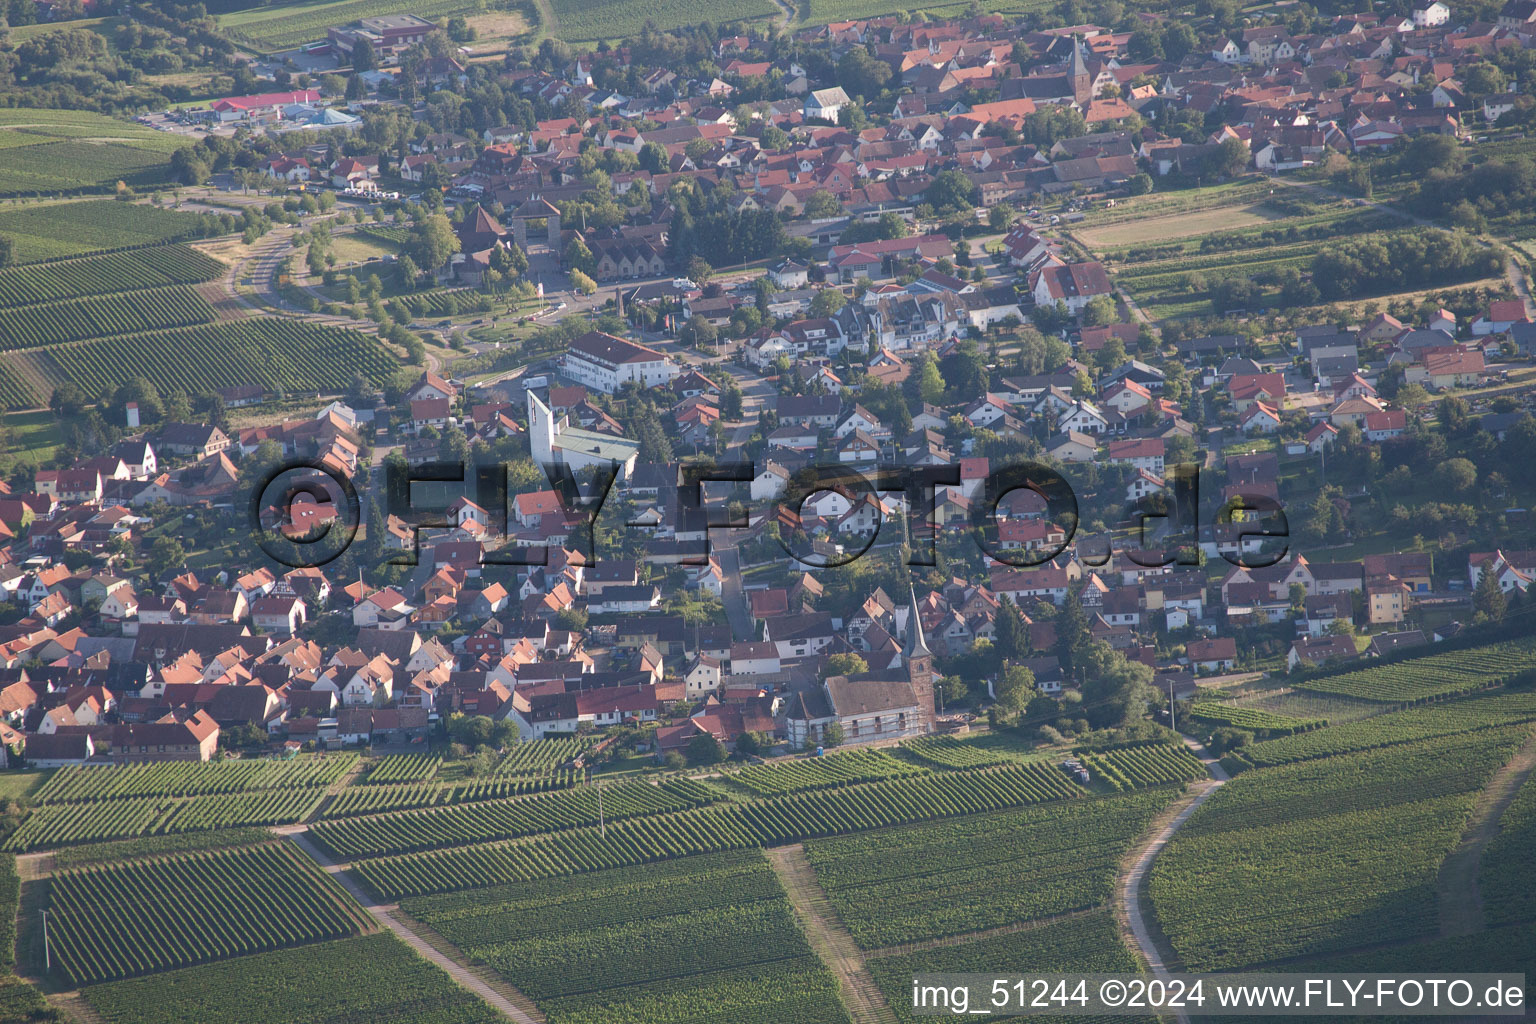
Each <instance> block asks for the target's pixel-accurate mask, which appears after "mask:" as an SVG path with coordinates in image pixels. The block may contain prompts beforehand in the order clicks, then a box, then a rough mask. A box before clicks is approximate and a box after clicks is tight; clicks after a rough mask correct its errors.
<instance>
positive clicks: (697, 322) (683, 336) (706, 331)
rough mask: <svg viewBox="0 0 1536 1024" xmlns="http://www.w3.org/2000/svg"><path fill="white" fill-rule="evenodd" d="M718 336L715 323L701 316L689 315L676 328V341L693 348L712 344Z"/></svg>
mask: <svg viewBox="0 0 1536 1024" xmlns="http://www.w3.org/2000/svg"><path fill="white" fill-rule="evenodd" d="M719 338H720V332H719V331H717V330H715V325H714V324H712V323H710V322H709V321H708V320H707V319H705V318H704V317H702V316H695V317H690V318H689V319H688V320H687V321H686V322H685V323H684V324H683V326H681V327H679V328H678V329H677V340H678V343H679V344H682V345H691V346H693V347H694V348H701V347H703V346H705V345H713V344H714V343H715V342H716V341H718V340H719Z"/></svg>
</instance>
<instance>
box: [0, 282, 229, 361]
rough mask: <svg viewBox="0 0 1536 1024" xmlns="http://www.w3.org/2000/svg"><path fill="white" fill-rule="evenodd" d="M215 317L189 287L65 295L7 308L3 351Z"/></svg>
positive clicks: (1, 329) (0, 323) (0, 340)
mask: <svg viewBox="0 0 1536 1024" xmlns="http://www.w3.org/2000/svg"><path fill="white" fill-rule="evenodd" d="M213 318H214V314H213V307H212V306H210V305H209V304H208V300H207V299H205V298H203V297H202V296H201V295H199V294H198V293H197V291H196V290H195V289H193V288H190V287H188V286H187V285H170V286H168V287H165V288H148V289H145V290H143V291H137V292H130V293H127V294H115V295H95V296H91V297H89V298H84V299H66V300H64V301H62V302H50V303H47V304H44V305H37V306H25V307H21V308H16V309H8V310H6V311H5V315H4V316H0V350H8V349H17V348H37V347H38V346H41V345H52V344H57V343H59V342H64V341H78V340H80V339H82V338H108V337H111V336H113V335H118V334H138V333H142V332H144V331H158V330H162V329H164V328H168V327H191V326H192V325H194V324H207V323H212V322H213Z"/></svg>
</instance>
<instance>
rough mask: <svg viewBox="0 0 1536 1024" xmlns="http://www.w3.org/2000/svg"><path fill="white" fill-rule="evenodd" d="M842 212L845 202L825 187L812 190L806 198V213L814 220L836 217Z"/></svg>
mask: <svg viewBox="0 0 1536 1024" xmlns="http://www.w3.org/2000/svg"><path fill="white" fill-rule="evenodd" d="M842 212H843V204H842V203H840V202H838V199H837V196H835V195H833V194H832V193H831V192H828V191H827V190H826V189H824V188H819V189H817V190H816V191H814V192H812V193H811V194H810V195H809V196H808V197H807V198H806V200H805V215H806V216H807V217H809V218H810V219H812V220H818V219H822V218H826V217H836V216H837V215H838V214H840V213H842Z"/></svg>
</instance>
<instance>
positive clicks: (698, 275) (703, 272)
mask: <svg viewBox="0 0 1536 1024" xmlns="http://www.w3.org/2000/svg"><path fill="white" fill-rule="evenodd" d="M714 276H715V268H714V267H712V266H710V265H709V261H708V260H706V259H705V258H704V257H702V256H695V257H693V258H692V259H691V260H689V261H688V280H690V281H692V282H693V283H694V284H696V285H698V286H699V287H700V288H703V287H704V286H705V285H707V284H709V279H710V278H712V277H714Z"/></svg>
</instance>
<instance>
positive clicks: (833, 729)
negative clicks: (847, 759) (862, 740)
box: [821, 722, 844, 747]
mask: <svg viewBox="0 0 1536 1024" xmlns="http://www.w3.org/2000/svg"><path fill="white" fill-rule="evenodd" d="M843 738H844V737H843V724H842V723H841V722H829V723H827V726H826V728H824V729H822V731H821V742H822V745H823V746H828V747H835V746H837V745H838V744H840V743H842V742H843Z"/></svg>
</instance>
